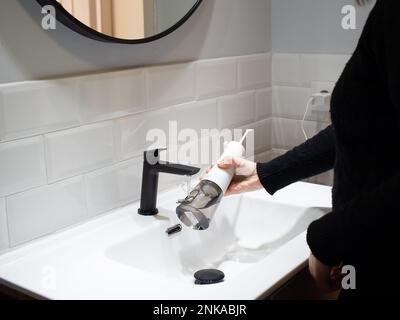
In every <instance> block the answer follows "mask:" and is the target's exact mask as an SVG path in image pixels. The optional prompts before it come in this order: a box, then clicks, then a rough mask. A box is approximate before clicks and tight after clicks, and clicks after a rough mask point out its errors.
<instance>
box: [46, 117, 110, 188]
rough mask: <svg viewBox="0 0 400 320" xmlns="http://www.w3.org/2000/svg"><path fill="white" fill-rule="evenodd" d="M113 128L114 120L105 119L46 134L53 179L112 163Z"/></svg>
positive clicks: (48, 158)
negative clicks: (92, 123)
mask: <svg viewBox="0 0 400 320" xmlns="http://www.w3.org/2000/svg"><path fill="white" fill-rule="evenodd" d="M113 130H114V124H113V122H103V123H98V124H94V125H87V126H82V127H79V128H75V129H70V130H64V131H59V132H55V133H50V134H47V135H45V144H46V163H47V171H48V180H49V182H50V183H51V182H55V181H58V180H62V179H66V178H69V177H72V176H76V175H78V174H82V173H85V172H88V171H92V170H96V169H99V168H101V167H104V166H106V165H110V164H112V163H113V162H114V132H113Z"/></svg>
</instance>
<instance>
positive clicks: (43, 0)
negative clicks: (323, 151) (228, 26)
mask: <svg viewBox="0 0 400 320" xmlns="http://www.w3.org/2000/svg"><path fill="white" fill-rule="evenodd" d="M36 1H37V2H38V3H39V4H40V5H41V6H42V7H44V6H47V5H51V6H53V7H54V8H55V10H56V15H57V16H56V18H57V21H59V22H61V23H62V24H64V25H65V26H67V27H68V28H70V29H72V30H73V31H75V32H77V33H79V34H81V35H83V36H85V37H88V38H90V39H92V40H97V41H102V42H109V43H122V44H142V43H148V42H152V41H155V40H158V39H161V38H163V37H165V36H167V35H169V34H170V33H172V32H174V31H175V30H176V29H178V28H179V27H180V26H182V25H183V24H184V23H185V22H186V21H187V20H188V19H189V18H190V17H191V16H192V15H193V13H194V12H195V11H196V10H197V9H198V7H199V6H200V4H201V3H202V2H203V0H197V2H196V3H195V4H194V5H193V7H192V8H191V9H190V11H189V12H188V13H186V15H185V16H184V17H183V18H182V19H181V20H179V21H178V22H177V23H176V24H175V25H173V26H172V27H170V28H169V29H167V30H165V31H163V32H161V33H158V34H156V35H154V36H151V37H148V38H143V39H137V40H129V39H120V38H115V37H111V36H108V35H106V34H103V33H101V32H98V31H96V30H94V29H92V28H90V27H89V26H87V25H86V24H84V23H82V22H80V21H79V20H78V19H76V18H75V17H74V16H73V15H72V14H70V13H69V12H68V11H67V10H65V9H64V7H63V6H62V5H61V4H60V3H58V2H57V1H55V0H36Z"/></svg>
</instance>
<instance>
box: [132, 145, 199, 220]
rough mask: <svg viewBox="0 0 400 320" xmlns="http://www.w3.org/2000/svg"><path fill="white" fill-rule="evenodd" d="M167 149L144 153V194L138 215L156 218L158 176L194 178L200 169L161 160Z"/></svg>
mask: <svg viewBox="0 0 400 320" xmlns="http://www.w3.org/2000/svg"><path fill="white" fill-rule="evenodd" d="M164 150H166V149H155V150H149V151H145V152H144V159H143V175H142V192H141V198H140V208H139V210H138V213H139V214H140V215H143V216H154V215H156V214H158V210H157V189H158V174H159V173H160V172H162V173H169V174H176V175H180V176H193V175H195V174H196V173H198V172H199V171H200V169H199V168H196V167H190V166H184V165H180V164H173V163H169V162H165V161H161V160H160V152H161V151H164Z"/></svg>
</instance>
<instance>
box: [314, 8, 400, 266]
mask: <svg viewBox="0 0 400 320" xmlns="http://www.w3.org/2000/svg"><path fill="white" fill-rule="evenodd" d="M378 3H379V5H380V6H382V7H380V9H382V10H381V11H380V14H382V15H383V16H384V20H383V21H384V22H383V23H384V28H383V32H384V34H383V35H382V36H383V37H384V41H385V47H384V48H375V49H376V50H377V51H379V50H383V52H384V53H383V56H384V59H385V61H383V62H382V64H383V65H384V68H385V71H384V74H385V78H386V79H385V83H386V84H387V88H388V90H387V92H388V94H389V96H390V99H391V101H392V105H393V108H394V109H395V112H396V114H397V121H398V124H399V125H398V128H400V20H399V18H398V14H399V12H400V1H398V0H385V1H380V2H378ZM380 52H382V51H380ZM397 134H398V136H399V137H400V129H399V131H398V133H397ZM383 139H384V138H383ZM396 147H397V148H399V146H393V148H396ZM399 151H400V150H399ZM399 193H400V167H399V169H398V170H397V172H393V174H392V176H390V177H388V178H387V180H386V181H384V182H383V183H381V184H380V185H378V186H377V187H375V189H373V190H371V191H364V192H362V191H360V193H359V195H358V197H356V198H355V199H353V201H350V202H349V203H347V204H346V205H344V206H342V207H340V208H338V209H337V210H335V211H333V212H331V213H329V214H328V215H326V216H324V217H323V218H321V219H320V220H317V221H315V222H313V223H312V224H311V225H310V227H309V228H308V233H307V242H308V244H309V246H310V248H311V251H312V252H313V254H314V255H315V256H316V257H317V259H318V260H320V261H321V262H323V263H324V264H326V265H331V266H333V265H336V264H337V263H339V262H340V261H341V260H342V259H343V257H344V256H346V255H347V254H350V255H354V254H355V253H359V252H361V251H362V252H368V250H369V249H370V248H368V244H371V241H383V240H382V238H385V239H392V240H391V241H389V243H390V242H394V243H395V242H396V241H397V240H398V237H397V232H398V227H399V225H400V201H399ZM384 249H385V245H382V246H381V247H380V250H384ZM386 258H390V257H389V256H387V257H386Z"/></svg>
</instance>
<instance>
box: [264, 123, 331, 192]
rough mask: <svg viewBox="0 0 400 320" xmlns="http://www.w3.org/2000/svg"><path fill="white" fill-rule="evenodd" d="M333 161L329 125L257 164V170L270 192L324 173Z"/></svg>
mask: <svg viewBox="0 0 400 320" xmlns="http://www.w3.org/2000/svg"><path fill="white" fill-rule="evenodd" d="M334 162H335V133H334V129H333V127H332V126H329V127H327V128H326V129H325V130H322V131H321V132H320V133H318V134H317V135H316V136H314V137H313V138H311V139H309V140H307V141H306V142H305V143H303V144H301V145H300V146H298V147H296V148H294V149H292V150H290V151H288V152H287V153H285V154H284V155H282V156H280V157H278V158H276V159H274V160H272V161H270V162H267V163H258V164H257V173H258V176H259V178H260V181H261V183H262V185H263V186H264V188H265V189H266V190H267V191H268V193H269V194H274V193H275V192H276V191H278V190H279V189H282V188H284V187H286V186H288V185H289V184H291V183H294V182H297V181H299V180H302V179H306V178H309V177H312V176H315V175H317V174H320V173H323V172H325V171H328V170H330V169H332V168H333V165H334Z"/></svg>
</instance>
